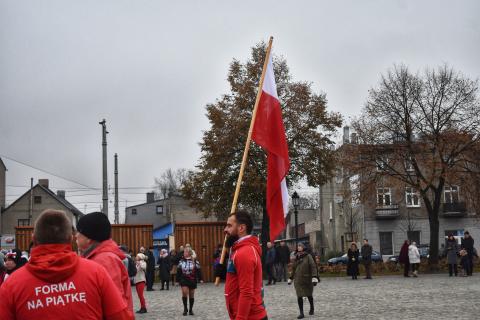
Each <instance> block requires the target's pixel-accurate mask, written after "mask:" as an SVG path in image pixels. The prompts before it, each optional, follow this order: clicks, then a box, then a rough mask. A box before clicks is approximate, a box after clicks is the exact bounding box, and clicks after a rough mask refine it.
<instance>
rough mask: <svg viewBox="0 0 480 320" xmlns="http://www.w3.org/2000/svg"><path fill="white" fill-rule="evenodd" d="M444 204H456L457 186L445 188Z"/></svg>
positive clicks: (457, 197)
mask: <svg viewBox="0 0 480 320" xmlns="http://www.w3.org/2000/svg"><path fill="white" fill-rule="evenodd" d="M444 190H445V203H458V199H459V196H458V193H459V192H458V191H459V188H458V186H448V187H445V189H444Z"/></svg>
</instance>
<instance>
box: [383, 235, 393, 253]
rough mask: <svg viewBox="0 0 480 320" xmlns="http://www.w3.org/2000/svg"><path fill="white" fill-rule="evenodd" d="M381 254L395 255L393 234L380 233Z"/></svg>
mask: <svg viewBox="0 0 480 320" xmlns="http://www.w3.org/2000/svg"><path fill="white" fill-rule="evenodd" d="M380 253H381V254H382V255H392V254H393V232H380Z"/></svg>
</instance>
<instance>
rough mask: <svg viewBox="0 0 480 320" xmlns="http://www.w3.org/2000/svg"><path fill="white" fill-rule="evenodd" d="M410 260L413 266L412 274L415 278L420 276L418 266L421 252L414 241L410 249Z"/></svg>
mask: <svg viewBox="0 0 480 320" xmlns="http://www.w3.org/2000/svg"><path fill="white" fill-rule="evenodd" d="M408 260H409V261H410V265H411V266H412V274H413V276H414V277H417V275H418V266H419V264H420V252H419V251H418V248H417V243H416V242H415V241H414V242H412V244H411V245H410V246H409V247H408Z"/></svg>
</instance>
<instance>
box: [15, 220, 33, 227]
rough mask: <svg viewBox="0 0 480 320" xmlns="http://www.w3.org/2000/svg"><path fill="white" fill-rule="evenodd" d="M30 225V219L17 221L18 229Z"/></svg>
mask: <svg viewBox="0 0 480 320" xmlns="http://www.w3.org/2000/svg"><path fill="white" fill-rule="evenodd" d="M29 225H30V219H18V222H17V226H18V227H27V226H29Z"/></svg>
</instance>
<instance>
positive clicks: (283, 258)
mask: <svg viewBox="0 0 480 320" xmlns="http://www.w3.org/2000/svg"><path fill="white" fill-rule="evenodd" d="M277 256H278V268H277V270H278V272H277V280H278V281H282V277H283V281H287V273H288V264H289V263H290V249H289V248H288V246H287V245H286V243H285V241H280V246H278V247H277Z"/></svg>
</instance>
